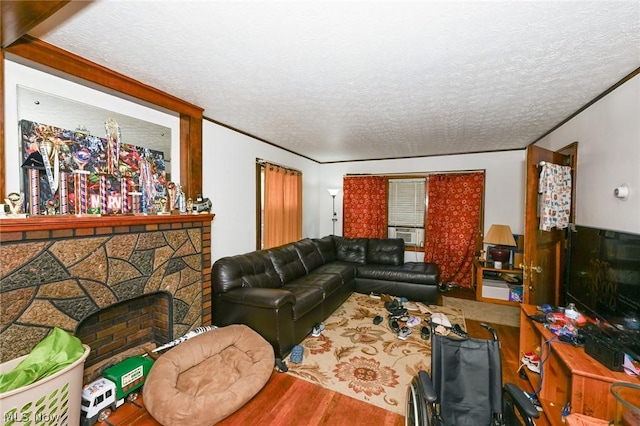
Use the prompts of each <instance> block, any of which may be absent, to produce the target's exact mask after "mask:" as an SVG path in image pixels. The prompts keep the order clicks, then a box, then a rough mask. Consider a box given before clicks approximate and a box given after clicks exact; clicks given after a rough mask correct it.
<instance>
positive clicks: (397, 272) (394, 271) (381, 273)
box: [356, 262, 440, 285]
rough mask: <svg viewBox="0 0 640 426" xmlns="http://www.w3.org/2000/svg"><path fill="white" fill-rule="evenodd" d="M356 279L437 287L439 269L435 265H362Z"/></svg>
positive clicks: (413, 263)
mask: <svg viewBox="0 0 640 426" xmlns="http://www.w3.org/2000/svg"><path fill="white" fill-rule="evenodd" d="M356 276H357V277H358V278H367V279H373V280H384V281H396V282H406V283H412V284H431V285H438V284H439V282H440V268H439V267H438V265H437V264H435V263H427V262H407V263H405V264H404V265H399V266H390V265H384V266H383V265H362V266H358V269H357V271H356Z"/></svg>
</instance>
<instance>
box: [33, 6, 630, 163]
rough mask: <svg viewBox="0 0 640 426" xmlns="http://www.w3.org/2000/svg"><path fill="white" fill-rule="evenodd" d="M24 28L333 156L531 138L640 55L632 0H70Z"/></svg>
mask: <svg viewBox="0 0 640 426" xmlns="http://www.w3.org/2000/svg"><path fill="white" fill-rule="evenodd" d="M30 34H31V35H33V36H35V37H37V38H40V39H42V40H44V41H46V42H48V43H51V44H53V45H55V46H58V47H60V48H62V49H64V50H67V51H70V52H72V53H75V54H78V55H80V56H83V57H85V58H87V59H89V60H91V61H93V62H96V63H98V64H100V65H103V66H105V67H107V68H110V69H113V70H115V71H118V72H120V73H123V74H125V75H127V76H129V77H132V78H134V79H136V80H139V81H141V82H143V83H146V84H149V85H151V86H154V87H157V88H159V89H161V90H163V91H165V92H168V93H170V94H172V95H175V96H177V97H179V98H182V99H184V100H186V101H188V102H191V103H193V104H196V105H199V106H201V107H203V108H204V109H205V111H204V114H205V117H207V118H210V119H212V120H214V121H216V122H219V123H222V124H225V125H227V126H230V127H232V128H235V129H238V130H240V131H242V132H245V133H248V134H251V135H253V136H255V137H258V138H260V139H263V140H265V141H268V142H270V143H272V144H274V145H277V146H280V147H283V148H285V149H288V150H290V151H293V152H295V153H298V154H300V155H303V156H305V157H308V158H311V159H313V160H316V161H318V162H333V161H350V160H362V159H379V158H398V157H414V156H427V155H440V154H448V153H463V152H479V151H492V150H504V149H518V148H523V147H525V146H526V145H528V144H530V143H531V142H533V141H535V140H536V139H537V138H539V137H540V136H542V135H543V134H544V133H546V132H547V131H549V130H550V129H552V128H553V127H554V126H556V125H557V124H559V123H560V122H562V121H563V120H564V119H566V118H567V117H569V116H570V115H571V114H573V113H574V112H576V111H577V110H578V109H580V108H581V107H582V106H584V105H585V104H587V103H588V102H589V101H591V100H592V99H594V98H595V97H596V96H598V95H599V94H601V93H602V92H603V91H605V90H606V89H607V88H609V87H611V86H612V85H613V84H615V83H616V82H618V81H619V80H620V79H621V78H623V77H625V76H626V75H628V74H629V73H630V72H632V71H633V70H635V69H636V68H638V67H639V66H640V0H632V1H631V0H615V1H605V0H597V1H595V0H580V1H550V0H547V1H526V2H525V1H502V2H499V1H427V0H425V1H177V0H174V1H157V0H156V1H126V2H125V1H113V0H110V1H107V0H102V1H96V2H93V3H87V2H81V1H73V2H71V3H70V5H68V6H65V7H64V8H63V9H62V10H61V11H60V12H58V13H57V14H56V15H54V16H52V17H51V18H49V20H47V21H45V22H44V23H43V24H41V25H40V26H38V27H36V28H35V29H34V30H33V31H31V32H30ZM569 142H571V141H567V143H569Z"/></svg>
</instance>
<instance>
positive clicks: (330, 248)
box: [313, 235, 336, 263]
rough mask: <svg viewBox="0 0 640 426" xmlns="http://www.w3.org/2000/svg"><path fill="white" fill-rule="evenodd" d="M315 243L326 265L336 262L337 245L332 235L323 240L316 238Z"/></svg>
mask: <svg viewBox="0 0 640 426" xmlns="http://www.w3.org/2000/svg"><path fill="white" fill-rule="evenodd" d="M313 243H314V244H315V245H316V247H318V251H319V252H320V256H322V259H323V260H324V263H329V262H333V261H334V260H336V245H335V243H334V242H333V236H332V235H327V236H326V237H322V238H314V239H313Z"/></svg>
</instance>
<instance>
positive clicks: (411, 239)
mask: <svg viewBox="0 0 640 426" xmlns="http://www.w3.org/2000/svg"><path fill="white" fill-rule="evenodd" d="M389 238H402V239H403V240H404V243H405V244H407V245H411V246H418V247H423V246H424V229H422V228H397V227H394V226H392V227H389Z"/></svg>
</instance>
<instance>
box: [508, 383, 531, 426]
mask: <svg viewBox="0 0 640 426" xmlns="http://www.w3.org/2000/svg"><path fill="white" fill-rule="evenodd" d="M504 390H505V392H506V393H507V394H508V395H509V396H510V397H511V399H512V400H513V403H514V405H515V407H516V409H517V410H518V411H519V412H520V414H521V415H522V416H523V417H525V416H526V417H529V418H531V417H533V418H536V419H537V418H538V417H540V413H539V412H538V410H537V409H536V407H535V405H533V403H532V402H531V401H530V400H529V398H527V395H525V394H524V391H523V390H522V389H520V388H519V387H518V386H516V385H515V384H513V383H505V385H504ZM528 424H533V422H530V423H528Z"/></svg>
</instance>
